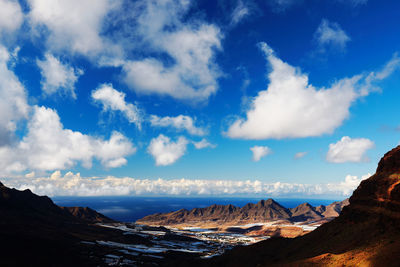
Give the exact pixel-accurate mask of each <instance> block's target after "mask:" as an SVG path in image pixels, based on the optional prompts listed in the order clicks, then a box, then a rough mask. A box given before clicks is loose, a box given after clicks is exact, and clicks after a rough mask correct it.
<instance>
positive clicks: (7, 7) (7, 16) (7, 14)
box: [0, 0, 24, 34]
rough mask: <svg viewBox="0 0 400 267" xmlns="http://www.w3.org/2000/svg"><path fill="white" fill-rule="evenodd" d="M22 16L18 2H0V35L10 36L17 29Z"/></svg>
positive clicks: (8, 0) (9, 0) (11, 0)
mask: <svg viewBox="0 0 400 267" xmlns="http://www.w3.org/2000/svg"><path fill="white" fill-rule="evenodd" d="M23 20H24V15H23V13H22V10H21V6H20V5H19V3H18V1H16V0H15V1H13V0H0V34H1V33H3V34H10V33H13V32H15V31H16V30H18V29H19V27H20V26H21V24H22V22H23Z"/></svg>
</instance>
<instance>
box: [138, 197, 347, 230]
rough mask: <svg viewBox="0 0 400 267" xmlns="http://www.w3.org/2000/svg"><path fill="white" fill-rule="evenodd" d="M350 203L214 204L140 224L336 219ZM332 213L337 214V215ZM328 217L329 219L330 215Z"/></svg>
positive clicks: (160, 215)
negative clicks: (320, 204) (237, 205)
mask: <svg viewBox="0 0 400 267" xmlns="http://www.w3.org/2000/svg"><path fill="white" fill-rule="evenodd" d="M346 203H348V200H344V201H341V202H334V203H332V204H331V205H329V206H319V207H317V208H315V207H313V206H311V205H310V204H308V203H304V204H301V205H299V206H297V207H295V208H292V209H287V208H285V207H283V206H282V205H280V204H279V203H278V202H276V201H275V200H273V199H268V200H261V201H259V202H258V203H256V204H254V203H248V204H246V205H245V206H243V207H242V208H239V207H236V206H233V205H215V204H214V205H212V206H209V207H206V208H194V209H192V210H190V211H189V210H186V209H181V210H178V211H174V212H170V213H157V214H152V215H148V216H146V217H144V218H142V219H140V220H138V221H137V223H139V224H148V225H178V224H196V223H199V222H201V223H204V224H210V225H213V224H226V223H230V224H249V223H260V222H268V221H276V220H288V221H292V222H299V221H303V222H304V221H310V220H320V219H323V218H328V217H329V218H330V217H336V216H337V215H339V213H340V211H341V209H342V207H343V206H345V204H346ZM332 211H335V212H337V215H334V214H333V212H332ZM327 215H328V216H327Z"/></svg>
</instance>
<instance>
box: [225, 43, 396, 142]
mask: <svg viewBox="0 0 400 267" xmlns="http://www.w3.org/2000/svg"><path fill="white" fill-rule="evenodd" d="M260 47H261V49H262V51H263V52H264V54H265V57H266V59H267V61H268V63H269V65H270V66H271V69H272V70H271V72H270V73H269V74H268V78H269V84H268V88H267V89H266V90H262V91H260V92H259V93H258V95H257V96H255V97H254V98H253V99H252V101H251V104H250V108H249V109H248V110H247V112H246V119H243V118H239V119H237V120H235V121H234V122H233V123H232V124H231V125H230V126H229V128H228V130H227V133H226V134H227V135H228V136H229V137H231V138H243V139H269V138H274V139H282V138H300V137H310V136H320V135H323V134H329V133H332V132H333V131H334V130H335V129H336V128H337V127H339V126H340V125H341V124H342V123H343V121H344V120H345V119H347V118H348V116H349V108H350V106H351V105H352V104H353V103H354V102H355V101H356V100H357V99H358V98H360V97H362V96H365V95H368V94H369V93H370V92H371V91H374V90H376V88H375V84H376V83H377V82H379V81H381V80H383V79H385V78H386V77H388V76H389V75H390V74H391V73H392V72H393V71H394V70H396V69H397V68H398V67H399V59H398V57H397V55H394V56H393V58H392V59H391V60H390V61H389V62H388V63H387V64H386V65H385V66H384V68H383V69H382V70H381V71H379V72H378V73H384V74H385V75H379V76H378V75H377V74H376V73H375V72H371V73H363V74H359V75H355V76H353V77H351V78H343V79H341V80H338V81H336V82H335V83H333V84H332V85H331V86H330V87H329V88H325V87H323V88H319V89H318V88H316V87H314V86H313V85H311V84H310V83H309V81H308V76H307V75H306V74H303V73H302V72H301V71H300V69H298V68H295V67H293V66H291V65H289V64H288V63H286V62H284V61H282V60H281V59H280V58H278V57H277V56H276V55H275V53H274V51H273V50H272V49H271V48H270V47H269V46H268V45H267V44H266V43H261V44H260ZM385 70H386V71H385Z"/></svg>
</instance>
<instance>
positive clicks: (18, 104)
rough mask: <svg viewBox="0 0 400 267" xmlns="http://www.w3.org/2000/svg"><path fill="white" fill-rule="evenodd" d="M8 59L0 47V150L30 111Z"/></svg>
mask: <svg viewBox="0 0 400 267" xmlns="http://www.w3.org/2000/svg"><path fill="white" fill-rule="evenodd" d="M0 12H2V11H0ZM10 59H11V57H10V53H9V52H8V51H7V49H6V48H4V47H3V46H1V45H0V148H1V147H2V146H4V145H9V144H10V143H11V142H12V141H13V138H14V132H15V130H16V129H17V124H18V122H19V121H20V120H21V119H26V118H27V117H28V113H29V109H30V107H29V105H28V103H27V94H26V91H25V88H24V86H23V85H22V84H21V82H20V81H19V80H18V78H17V76H16V75H15V74H14V72H13V71H12V70H11V69H9V66H8V63H9V62H10Z"/></svg>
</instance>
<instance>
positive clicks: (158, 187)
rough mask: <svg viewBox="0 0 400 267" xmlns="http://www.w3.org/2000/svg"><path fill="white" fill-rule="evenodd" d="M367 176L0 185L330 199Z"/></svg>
mask: <svg viewBox="0 0 400 267" xmlns="http://www.w3.org/2000/svg"><path fill="white" fill-rule="evenodd" d="M369 176H370V175H365V176H362V177H361V178H358V177H357V176H351V175H348V176H346V178H345V181H342V182H337V183H327V184H300V183H281V182H263V181H258V180H243V181H237V180H200V179H196V180H191V179H173V180H166V179H161V178H159V179H156V180H150V179H135V178H131V177H124V178H117V177H112V176H110V177H106V178H100V177H81V176H80V174H79V173H77V174H74V173H72V172H68V173H66V174H65V175H64V176H62V174H61V172H59V171H57V172H54V173H53V174H52V175H51V176H50V177H36V178H32V177H30V178H26V177H20V178H9V179H3V180H2V181H1V182H2V183H4V184H5V185H6V186H10V187H15V188H17V189H20V190H24V189H27V188H29V189H31V190H32V191H33V192H34V193H36V194H39V195H48V196H106V195H109V196H118V195H130V196H143V195H153V196H179V195H181V196H241V195H251V196H254V195H259V196H264V197H265V196H272V197H275V196H279V197H282V196H290V197H299V196H301V197H304V196H314V197H321V196H324V197H326V196H330V197H333V196H335V197H343V198H344V197H348V196H349V195H350V194H351V192H352V191H353V190H354V189H356V187H357V186H358V185H359V183H360V182H361V181H362V180H363V179H366V178H368V177H369Z"/></svg>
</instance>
